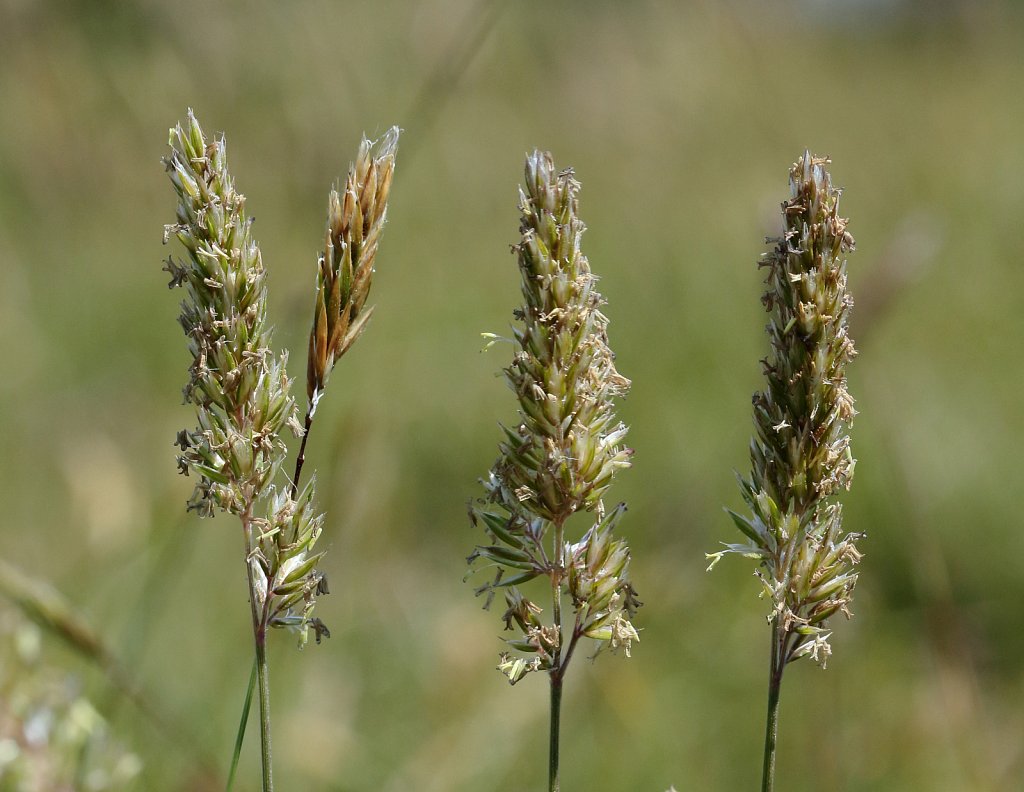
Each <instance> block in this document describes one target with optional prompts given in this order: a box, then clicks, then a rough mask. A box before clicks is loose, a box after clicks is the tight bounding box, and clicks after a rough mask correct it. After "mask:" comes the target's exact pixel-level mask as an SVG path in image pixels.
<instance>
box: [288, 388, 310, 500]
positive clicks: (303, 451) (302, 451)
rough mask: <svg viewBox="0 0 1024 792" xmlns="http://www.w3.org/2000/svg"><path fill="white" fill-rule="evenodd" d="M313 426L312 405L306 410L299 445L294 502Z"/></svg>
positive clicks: (296, 458)
mask: <svg viewBox="0 0 1024 792" xmlns="http://www.w3.org/2000/svg"><path fill="white" fill-rule="evenodd" d="M312 426H313V405H312V404H310V405H309V408H308V409H307V410H306V422H305V426H304V427H303V432H302V442H301V443H300V444H299V455H298V456H297V457H295V475H294V476H293V477H292V500H295V496H296V495H297V494H298V491H299V478H300V477H301V476H302V465H303V463H304V462H305V461H306V440H307V439H308V438H309V430H310V427H312Z"/></svg>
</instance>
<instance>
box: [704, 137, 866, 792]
mask: <svg viewBox="0 0 1024 792" xmlns="http://www.w3.org/2000/svg"><path fill="white" fill-rule="evenodd" d="M828 164H829V161H828V160H827V159H822V158H818V157H812V156H811V154H810V153H809V152H805V154H804V155H803V157H802V158H801V159H800V160H799V161H798V162H797V163H796V164H795V165H794V166H793V168H792V169H791V171H790V187H791V196H790V198H789V200H788V201H786V202H785V203H784V204H783V205H782V213H783V223H784V233H783V236H782V237H781V238H780V239H778V240H772V241H774V242H775V248H774V249H773V250H772V251H771V252H770V253H768V254H766V255H765V257H764V259H763V262H762V266H764V267H765V268H767V270H768V277H767V285H768V289H767V291H766V292H765V294H764V297H763V298H762V302H763V303H764V306H765V308H766V309H767V311H768V312H769V315H770V322H769V325H768V335H769V339H770V350H769V354H768V356H767V358H766V359H765V360H764V361H763V364H764V371H765V376H766V378H767V387H766V388H765V390H764V391H762V392H760V393H757V394H755V396H754V424H755V428H756V433H755V436H754V438H753V439H752V441H751V445H750V456H751V465H752V469H751V474H750V478H749V479H742V478H741V479H740V488H741V490H742V494H743V499H744V501H745V502H746V504H747V507H748V508H749V510H750V513H749V515H745V516H744V515H740V514H736V513H734V512H730V515H731V516H732V518H733V521H734V522H735V524H736V526H737V527H738V528H739V530H740V531H741V532H742V533H743V534H744V536H745V537H746V540H747V541H746V542H744V543H742V544H731V545H727V546H726V549H725V550H723V551H721V552H719V553H714V554H712V555H710V556H709V558H710V559H712V566H714V564H715V563H716V562H717V561H718V560H719V559H720V558H721V557H722V556H723V555H725V554H727V553H739V554H741V555H744V556H748V557H751V558H754V559H756V560H757V561H759V566H758V570H757V575H758V578H759V579H760V581H761V585H762V589H763V592H762V593H763V595H764V596H765V597H766V598H767V599H768V600H769V601H770V602H771V613H770V615H769V620H770V622H771V626H772V647H771V672H770V688H769V712H768V724H767V735H766V741H765V743H766V744H765V766H764V779H763V782H764V787H763V788H764V789H771V788H772V784H773V779H774V762H775V736H776V729H777V717H778V699H779V690H780V686H781V682H782V674H783V670H784V669H785V667H786V665H787V664H788V663H790V662H792V661H793V660H796V659H798V658H800V657H811V658H812V659H814V660H815V661H817V662H818V663H820V664H821V665H822V666H823V667H824V665H825V663H826V661H827V659H828V657H829V655H830V654H831V647H830V645H829V636H830V634H831V633H830V630H829V627H828V619H829V617H831V616H833V615H834V614H836V613H843V614H844V615H846V616H847V617H849V616H850V615H851V614H850V611H849V607H848V606H849V603H850V600H851V597H852V594H853V588H854V585H855V584H856V582H857V572H856V565H857V562H858V561H859V560H860V553H859V552H858V551H857V549H856V547H855V543H856V541H857V540H858V539H859V538H860V535H859V534H854V533H851V534H844V533H843V528H842V507H841V506H840V504H839V503H837V502H835V500H834V498H833V497H832V496H834V495H835V494H836V493H837V492H839V491H841V490H845V489H849V486H850V482H851V479H852V478H853V470H854V464H855V462H854V459H853V457H852V455H851V452H850V438H849V435H848V434H847V432H848V427H849V425H850V423H851V421H852V420H853V417H854V415H855V414H856V411H855V410H854V408H853V399H852V398H851V396H850V394H849V393H848V392H847V389H846V366H847V363H849V362H850V361H851V360H852V359H853V357H854V356H855V355H856V352H855V350H854V346H853V342H852V341H851V339H850V338H849V336H848V334H847V319H848V316H849V313H850V309H851V308H852V306H853V300H852V299H851V297H850V295H849V293H848V292H847V289H846V261H845V259H844V258H843V254H844V253H846V252H847V251H848V250H852V249H853V247H854V241H853V237H852V236H851V235H850V233H849V232H848V231H847V230H846V222H847V221H846V220H845V219H843V218H842V217H840V216H839V197H840V191H839V190H837V189H834V188H833V187H832V182H831V177H830V176H829V173H828V171H827V170H826V168H825V166H826V165H828ZM709 569H710V567H709Z"/></svg>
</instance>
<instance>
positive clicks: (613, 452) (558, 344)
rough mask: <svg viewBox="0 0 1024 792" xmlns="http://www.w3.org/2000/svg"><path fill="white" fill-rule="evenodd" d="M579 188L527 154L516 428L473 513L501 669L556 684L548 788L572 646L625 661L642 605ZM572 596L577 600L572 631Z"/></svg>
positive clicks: (610, 368)
mask: <svg viewBox="0 0 1024 792" xmlns="http://www.w3.org/2000/svg"><path fill="white" fill-rule="evenodd" d="M578 192H579V183H578V182H577V181H576V180H575V178H574V177H573V173H572V171H568V170H567V171H562V172H561V173H559V172H557V171H556V170H555V166H554V164H553V162H552V160H551V156H550V155H549V154H546V153H541V152H534V153H533V154H532V155H530V156H529V157H528V158H527V160H526V182H525V186H524V187H523V188H521V189H520V194H519V208H520V211H521V214H522V217H521V225H520V231H521V235H522V236H521V240H520V242H519V244H518V245H516V246H515V247H514V252H515V253H516V256H517V258H518V263H519V269H520V272H521V274H522V284H523V285H522V293H523V298H524V304H523V306H522V307H521V308H519V309H517V310H516V311H515V313H514V315H515V317H516V319H518V320H519V322H520V324H519V325H517V326H516V327H515V329H514V345H515V347H516V351H515V354H514V357H513V360H512V364H511V365H510V366H509V367H508V368H506V369H505V372H504V373H505V379H506V381H507V383H508V385H509V387H510V388H511V389H512V391H513V392H514V393H515V394H516V398H517V399H518V401H519V418H520V423H519V424H518V426H516V427H514V428H509V427H503V431H504V434H505V438H504V440H503V442H502V443H501V444H500V452H501V456H500V458H499V459H498V461H497V462H496V463H495V465H494V467H493V468H492V470H491V472H490V474H489V476H488V478H487V480H486V481H485V482H484V486H485V489H486V492H487V497H486V499H483V500H481V501H480V502H479V503H476V504H474V505H473V506H472V507H471V509H470V516H471V519H472V520H473V522H474V524H477V525H481V526H482V527H483V529H484V531H485V532H486V533H487V535H488V538H489V540H490V544H487V545H482V546H480V547H477V548H476V550H475V551H474V552H473V554H472V555H471V556H470V557H469V562H470V564H471V565H474V564H475V563H477V562H486V563H487V564H488V565H490V566H493V567H495V568H496V574H495V576H494V578H493V580H491V581H489V582H488V583H485V584H484V585H483V586H481V587H480V588H479V589H477V593H478V594H483V593H486V594H487V595H488V603H489V602H490V599H491V597H492V596H493V594H494V592H495V591H497V590H499V589H502V590H504V592H505V600H506V605H507V610H506V612H505V616H504V620H505V625H506V627H507V629H509V630H514V631H517V632H518V636H517V637H515V638H512V639H509V640H508V644H509V647H510V649H511V650H512V651H511V652H506V653H503V654H502V656H501V661H500V665H499V668H500V669H501V670H502V671H503V672H504V673H505V674H506V675H507V676H508V678H509V681H510V682H512V683H515V682H517V681H518V680H519V679H521V678H522V677H523V676H524V675H525V674H526V673H528V672H530V671H543V672H546V673H547V674H548V676H549V679H550V682H551V758H550V775H549V780H550V788H551V789H552V790H555V789H558V727H559V714H560V706H561V691H562V680H563V677H564V674H565V671H566V669H567V668H568V665H569V661H570V660H571V658H572V656H573V652H574V650H575V649H576V646H577V643H578V641H579V639H580V638H583V637H588V638H592V639H595V640H597V641H598V642H600V646H610V647H611V648H613V649H617V648H620V647H621V648H622V649H623V650H624V652H625V653H626V655H627V656H628V655H629V652H630V647H631V644H632V642H633V641H636V640H638V636H637V631H636V629H635V628H634V627H633V624H632V622H631V619H632V618H633V615H634V613H635V611H636V609H637V607H638V606H639V604H640V603H639V602H638V601H637V599H636V593H635V592H634V590H633V587H632V585H631V583H630V582H629V578H628V569H629V549H628V547H627V545H626V543H625V542H624V541H623V540H622V539H618V538H616V537H615V535H614V530H615V528H616V526H617V524H618V522H619V519H620V517H621V516H622V514H623V512H624V511H625V506H624V505H620V506H617V507H616V508H614V509H612V510H611V511H609V512H606V511H605V509H604V506H603V504H602V496H603V495H604V494H605V492H606V490H607V489H608V487H609V486H610V485H611V483H612V479H613V478H614V476H615V473H616V472H617V471H618V470H620V469H621V468H624V467H628V466H629V464H630V456H631V454H632V451H631V450H630V449H628V448H626V447H624V446H623V445H622V444H621V443H622V440H623V439H624V437H625V435H626V427H625V426H624V425H623V424H622V423H621V422H619V421H617V420H616V418H615V412H614V400H615V399H616V398H619V397H622V396H624V395H625V394H626V393H627V391H628V389H629V385H630V383H629V380H627V379H626V378H625V377H623V376H622V375H620V374H619V373H618V371H616V368H615V362H614V355H613V354H612V352H611V350H610V349H609V347H608V339H607V333H606V329H607V325H608V320H607V318H606V317H605V316H604V314H602V313H601V310H600V308H601V306H602V304H603V299H602V297H601V295H600V294H599V293H598V291H597V289H596V286H595V282H596V278H595V277H594V275H593V274H592V273H591V271H590V266H589V264H588V262H587V259H586V257H585V256H584V255H583V253H582V251H581V249H580V238H581V236H582V234H583V231H584V225H583V223H582V222H581V221H580V220H579V218H578V216H577V194H578ZM576 512H591V513H593V515H594V522H593V524H592V526H591V527H590V528H589V530H587V531H586V532H585V533H584V534H583V535H582V537H581V538H580V539H578V540H577V541H575V542H573V541H568V540H567V539H566V535H565V528H566V522H567V520H568V519H569V518H570V517H571V516H572V515H573V514H575V513H576ZM534 579H546V581H547V583H548V593H549V594H550V596H551V613H550V617H549V618H544V617H543V610H542V608H541V607H540V606H539V605H538V604H536V603H535V602H534V601H532V600H531V599H528V598H527V597H526V596H524V594H523V592H522V591H521V589H520V586H522V585H524V584H526V583H528V582H530V581H532V580H534ZM563 604H567V605H569V606H570V607H571V609H572V619H571V627H570V628H569V630H568V634H567V635H566V634H565V629H564V627H563V617H562V606H563ZM599 648H600V647H599Z"/></svg>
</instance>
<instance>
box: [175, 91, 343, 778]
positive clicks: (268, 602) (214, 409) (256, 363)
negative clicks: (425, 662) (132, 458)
mask: <svg viewBox="0 0 1024 792" xmlns="http://www.w3.org/2000/svg"><path fill="white" fill-rule="evenodd" d="M169 145H170V147H171V151H170V155H169V156H168V157H167V158H166V159H165V165H166V168H167V172H168V175H169V176H170V179H171V183H172V184H173V185H174V189H175V191H176V193H177V195H178V208H177V222H175V223H173V224H171V225H168V226H166V227H165V231H164V240H165V241H167V239H169V238H170V237H172V236H173V237H175V238H177V239H178V241H179V242H180V243H181V245H182V246H183V247H184V249H185V252H186V256H185V258H184V259H182V260H175V259H174V258H173V257H170V258H168V259H167V263H166V269H167V271H168V273H169V274H170V276H171V282H170V286H171V287H174V286H182V287H184V289H185V299H184V301H183V302H182V305H181V317H180V322H181V326H182V328H183V329H184V331H185V336H186V338H187V339H188V346H189V351H190V352H191V354H192V364H191V366H190V368H189V380H188V383H187V384H186V385H185V389H184V396H185V400H186V401H187V402H191V403H192V404H193V405H194V407H195V409H196V416H197V421H198V426H197V427H196V428H195V429H192V430H183V431H181V432H179V434H178V439H177V443H178V445H179V446H180V448H181V454H180V455H179V457H178V466H179V469H180V471H181V472H182V473H183V474H185V475H188V474H189V473H194V474H195V475H196V477H197V482H196V485H195V491H194V493H193V496H192V499H191V500H190V502H189V508H190V509H194V510H195V511H197V512H198V513H199V514H200V515H201V516H204V517H206V516H212V515H213V514H214V513H215V511H217V510H218V509H220V510H222V511H225V512H228V513H230V514H234V515H236V516H237V517H239V519H240V520H241V524H242V533H243V538H244V543H245V555H244V561H245V566H246V577H247V581H248V586H249V601H250V612H251V617H252V629H253V640H254V645H255V653H256V664H257V671H258V674H257V676H258V681H259V701H260V727H261V729H260V734H261V749H262V766H263V789H264V790H265V792H266V790H271V789H273V773H272V766H271V765H272V751H271V741H270V687H269V685H270V683H269V667H268V664H267V659H266V639H267V629H268V628H269V627H287V628H291V629H294V630H296V631H297V632H298V634H299V640H300V645H301V644H303V643H305V641H306V637H307V634H308V631H309V629H310V627H312V628H313V629H314V631H315V632H316V636H317V640H318V641H319V639H320V637H321V636H322V635H324V634H326V628H325V627H323V625H322V623H320V621H319V620H317V619H314V618H313V616H312V612H313V608H314V605H315V603H316V595H318V594H323V593H326V585H325V584H324V581H323V576H322V575H321V573H320V572H319V571H318V570H317V569H316V564H317V561H318V560H319V559H320V557H321V555H322V554H320V553H316V552H314V550H313V546H314V544H315V543H316V540H317V538H318V536H319V535H320V530H321V527H320V526H321V518H320V517H319V515H316V514H315V510H314V507H313V505H312V504H313V501H314V492H313V485H312V484H310V486H309V487H307V488H306V490H305V491H304V492H303V494H302V497H300V498H298V499H297V500H296V499H295V493H294V490H293V489H290V488H289V487H287V486H284V487H282V486H280V485H279V484H278V483H277V482H278V478H279V476H278V474H279V472H280V470H281V467H282V465H283V463H284V461H285V458H286V456H287V452H288V449H287V446H286V445H285V442H284V440H283V437H282V433H283V431H284V430H285V428H286V427H288V428H290V429H291V430H292V431H293V432H294V433H295V434H296V435H298V434H301V432H302V428H301V426H300V425H299V423H298V420H297V418H296V414H295V401H294V399H293V398H292V395H291V380H290V379H289V378H288V376H287V373H286V368H285V367H286V363H287V355H286V354H282V355H280V356H277V355H275V354H274V353H273V352H272V351H271V350H270V341H271V331H270V328H269V326H268V325H267V320H266V312H267V292H266V270H265V269H264V267H263V259H262V256H261V255H260V249H259V246H258V245H257V244H256V241H255V240H254V239H253V237H252V221H251V219H250V218H248V217H247V216H246V214H245V198H244V197H243V196H242V195H241V194H240V193H238V192H237V191H236V190H235V187H234V183H233V180H232V178H231V174H230V171H229V170H228V163H227V146H226V143H225V140H224V138H223V136H222V137H220V138H217V139H214V140H209V141H208V140H207V139H206V137H205V136H204V134H203V131H202V129H201V128H200V126H199V122H198V121H197V120H196V118H195V115H193V113H192V112H191V110H190V111H189V113H188V118H187V120H186V123H185V125H184V126H182V125H181V124H178V125H177V126H175V127H174V128H173V129H171V131H170V139H169Z"/></svg>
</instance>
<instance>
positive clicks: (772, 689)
mask: <svg viewBox="0 0 1024 792" xmlns="http://www.w3.org/2000/svg"><path fill="white" fill-rule="evenodd" d="M784 663H785V660H784V658H783V657H782V656H781V652H780V646H779V623H778V620H777V619H773V620H772V656H771V670H770V671H769V674H768V719H767V722H766V723H765V730H764V770H763V772H762V775H761V792H772V789H774V787H775V742H776V739H777V737H778V732H779V693H780V691H781V689H782V669H783V667H784Z"/></svg>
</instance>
